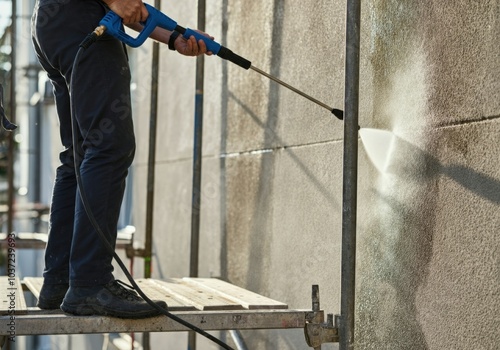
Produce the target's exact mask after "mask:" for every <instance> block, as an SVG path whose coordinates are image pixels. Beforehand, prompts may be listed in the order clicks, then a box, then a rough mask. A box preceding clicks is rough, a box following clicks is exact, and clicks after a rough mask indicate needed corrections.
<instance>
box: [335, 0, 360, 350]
mask: <svg viewBox="0 0 500 350" xmlns="http://www.w3.org/2000/svg"><path fill="white" fill-rule="evenodd" d="M360 17H361V1H360V0H348V1H347V16H346V51H345V54H346V55H345V115H344V170H343V171H344V173H343V200H342V202H343V205H342V277H341V284H342V286H341V319H340V328H339V333H340V350H351V349H353V348H354V312H355V303H354V300H355V289H356V284H355V281H356V279H355V276H356V212H357V210H356V206H357V177H358V109H359V51H360V44H359V42H360V22H361V20H360Z"/></svg>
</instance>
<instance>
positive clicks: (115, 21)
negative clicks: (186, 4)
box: [99, 3, 177, 47]
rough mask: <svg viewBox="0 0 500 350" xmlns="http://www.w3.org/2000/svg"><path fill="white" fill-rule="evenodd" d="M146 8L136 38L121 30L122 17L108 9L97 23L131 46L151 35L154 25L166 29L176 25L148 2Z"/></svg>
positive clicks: (139, 44)
mask: <svg viewBox="0 0 500 350" xmlns="http://www.w3.org/2000/svg"><path fill="white" fill-rule="evenodd" d="M144 5H145V6H146V9H147V10H148V13H149V16H148V18H147V19H146V21H145V22H144V23H142V24H143V25H144V28H143V29H142V31H141V32H140V33H139V35H138V36H137V37H136V38H133V37H131V36H130V35H128V34H127V33H125V31H124V30H123V24H122V19H121V18H120V16H118V15H117V14H116V13H114V12H113V11H109V12H108V13H107V14H106V16H104V17H103V18H102V19H101V21H100V22H99V25H103V26H105V27H106V32H107V33H108V34H110V35H112V36H114V37H115V38H117V39H119V40H120V41H122V42H124V43H125V44H127V45H128V46H131V47H139V46H141V45H142V44H143V43H144V42H145V41H146V39H147V38H148V37H149V35H151V33H152V32H153V30H155V28H156V27H161V28H164V29H166V30H170V31H172V30H174V29H175V28H176V27H177V22H175V21H174V20H172V19H171V18H169V17H167V16H166V15H165V14H164V13H162V12H160V11H158V10H157V9H155V8H154V7H153V6H151V5H149V4H146V3H145V4H144Z"/></svg>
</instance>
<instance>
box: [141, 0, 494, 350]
mask: <svg viewBox="0 0 500 350" xmlns="http://www.w3.org/2000/svg"><path fill="white" fill-rule="evenodd" d="M207 7H208V10H207V12H208V13H207V21H208V23H207V31H208V32H210V33H211V34H213V35H214V36H215V37H216V39H217V40H218V41H220V42H222V43H223V44H224V45H226V46H228V47H229V48H231V49H232V50H233V51H234V52H236V53H238V54H240V55H242V56H244V57H246V58H248V59H250V60H251V61H252V62H253V64H254V65H255V66H256V67H258V68H261V69H263V70H264V71H267V72H270V73H271V74H273V75H275V76H278V77H280V78H281V79H282V80H284V81H286V82H288V83H290V84H291V85H293V86H296V87H297V88H299V89H301V90H304V91H305V92H307V93H308V94H310V95H312V96H314V97H316V98H318V99H319V100H321V101H325V102H326V103H328V104H331V105H332V106H335V107H339V108H343V92H344V87H343V81H344V71H343V67H344V47H345V43H344V35H345V33H344V27H345V4H344V2H343V1H324V0H314V1H313V0H305V1H304V0H302V1H298V0H290V1H286V2H285V1H278V0H276V1H264V0H254V1H229V0H217V1H208V2H207ZM195 8H196V1H194V0H187V1H184V2H179V3H172V2H166V1H165V2H163V6H162V10H164V11H165V12H166V13H168V14H169V15H170V16H171V17H172V18H174V19H176V20H177V21H178V23H179V24H181V25H186V26H189V27H194V26H195V24H196V11H195ZM499 17H500V1H499V0H489V1H488V0H486V1H465V0H459V1H453V2H443V1H426V2H415V1H390V0H384V1H382V0H372V1H364V2H363V7H362V30H361V39H362V44H361V50H362V55H361V91H360V92H361V94H360V125H361V127H362V130H361V131H362V133H361V135H363V138H362V139H360V151H359V185H358V187H359V189H358V196H359V197H358V203H359V205H358V245H357V282H356V283H357V299H356V349H436V350H437V349H440V350H441V349H470V348H474V349H481V350H482V349H485V350H490V349H491V350H493V349H496V347H497V346H498V343H499V342H500V331H499V330H500V321H499V318H498V313H499V311H500V309H499V308H500V306H499V305H500V286H499V280H500V261H499V256H500V255H499V248H500V243H499V240H498V239H497V235H498V233H499V231H500V211H499V209H500V167H499V158H500V138H499V135H500V118H499V117H500V46H499V45H498V38H499V37H500V24H499V20H498V18H499ZM150 45H151V44H147V45H145V46H143V47H141V48H140V49H137V50H133V54H132V56H133V57H132V58H133V64H134V67H135V68H134V71H135V74H136V76H135V78H134V79H135V81H136V83H137V89H136V90H135V93H134V104H135V114H136V120H137V122H136V130H137V138H138V154H137V158H136V161H135V165H134V184H133V185H134V194H135V213H136V215H135V218H134V220H135V222H134V223H135V225H136V226H137V227H138V230H139V232H140V233H141V234H142V233H143V231H144V229H143V228H144V227H145V224H144V222H145V198H146V197H145V191H146V175H147V167H146V165H147V152H148V139H149V136H148V120H149V117H148V114H149V77H150V73H151V70H150V65H151V63H150V62H151V60H150V48H151V46H150ZM161 60H162V65H161V72H160V81H161V83H160V91H159V93H160V96H161V99H160V106H159V109H160V121H159V126H158V135H159V140H158V142H157V157H156V192H155V211H154V243H155V257H154V271H153V275H154V277H156V278H161V277H178V276H185V275H187V274H188V272H189V241H190V213H191V209H190V205H191V168H192V165H191V157H192V140H193V114H194V67H195V66H194V64H195V60H194V59H192V58H186V57H182V56H180V55H178V54H176V53H173V52H170V51H168V50H167V49H166V48H165V47H162V49H161ZM204 106H205V125H204V128H205V129H204V146H203V154H204V157H203V184H202V193H201V213H202V223H201V226H202V230H201V257H200V259H201V263H200V275H201V276H214V277H221V278H223V279H225V280H228V281H230V282H232V283H234V284H236V285H239V286H242V287H246V288H248V289H250V290H252V291H255V292H258V293H261V294H263V295H266V296H268V297H271V298H274V299H278V300H280V301H283V302H286V303H288V304H289V306H290V307H291V308H310V303H311V301H310V289H311V285H312V284H319V286H320V293H321V297H322V300H321V301H322V308H323V309H325V310H326V311H327V312H328V313H335V314H336V313H339V312H340V254H341V245H340V236H341V211H342V209H341V208H342V153H343V141H342V135H343V129H342V128H343V125H342V123H341V122H339V121H337V120H336V119H335V118H333V117H332V116H331V115H330V114H329V112H328V111H326V110H325V109H323V108H321V107H319V106H316V105H315V104H313V103H311V102H309V101H307V100H305V99H303V98H302V97H300V96H298V95H295V94H294V93H292V92H290V91H288V90H285V89H283V88H282V87H279V86H278V85H276V84H274V83H271V82H270V81H268V80H267V79H265V78H263V77H261V76H260V75H258V74H257V73H255V72H253V71H245V70H243V69H241V68H239V67H237V66H234V65H232V64H229V63H227V62H225V61H222V60H221V59H219V58H217V57H209V58H207V59H206V83H205V105H204ZM381 130H382V131H381ZM140 265H141V264H136V275H140V274H141V270H140V268H141V266H140ZM243 335H244V337H245V340H246V341H247V343H248V345H249V347H250V348H251V349H305V348H307V346H306V344H305V341H304V336H303V334H302V331H300V330H295V331H278V330H277V331H261V332H244V333H243ZM221 336H222V337H223V336H224V335H221ZM160 339H161V340H160ZM160 341H161V346H160ZM228 341H229V342H230V340H228ZM185 342H186V335H185V334H171V335H154V336H153V342H152V344H153V349H156V348H158V349H160V348H164V346H165V344H167V343H168V344H171V346H172V347H173V348H182V347H185ZM199 347H200V348H202V349H215V347H214V346H213V345H210V344H208V343H207V342H206V341H205V340H202V339H200V345H199ZM323 348H324V349H332V348H336V346H335V345H326V346H324V347H323Z"/></svg>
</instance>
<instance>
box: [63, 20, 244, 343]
mask: <svg viewBox="0 0 500 350" xmlns="http://www.w3.org/2000/svg"><path fill="white" fill-rule="evenodd" d="M100 35H102V32H100V29H99V28H97V29H96V30H95V31H94V32H92V33H91V34H89V35H87V37H86V38H85V39H84V40H83V41H82V43H81V44H80V47H79V49H78V52H77V54H76V56H75V60H74V61H73V71H72V72H71V83H70V85H71V92H73V82H74V81H75V77H76V76H77V68H78V63H79V60H80V55H81V54H82V53H83V52H84V51H85V50H86V49H87V48H89V47H90V46H91V45H92V44H93V43H95V42H96V41H97V39H98V37H99V36H100ZM70 96H71V128H72V131H73V155H74V158H75V174H76V181H77V184H78V189H79V192H80V197H81V199H82V203H83V207H84V208H85V212H86V213H87V216H88V218H89V220H90V222H91V224H92V227H93V228H94V229H95V230H96V232H97V234H98V236H99V238H100V239H101V241H102V244H103V245H104V246H105V248H106V249H107V250H108V252H109V253H111V254H112V255H113V258H114V259H115V261H116V262H117V263H118V265H119V266H120V268H121V269H122V270H123V272H124V273H125V275H126V276H127V279H128V280H129V282H130V284H131V285H132V287H133V288H134V289H135V291H136V292H137V293H138V294H139V295H140V296H141V297H142V298H143V299H144V301H146V302H147V303H148V304H149V305H151V306H152V307H153V308H155V309H156V310H158V311H159V312H160V313H161V314H163V315H165V316H167V317H169V318H171V319H172V320H174V321H175V322H178V323H180V324H181V325H183V326H185V327H187V328H189V329H191V330H193V331H195V332H197V333H198V334H200V335H202V336H204V337H206V338H208V339H210V340H211V341H213V342H214V343H216V344H217V345H219V346H221V347H222V348H223V349H228V350H234V349H233V348H231V347H230V346H229V345H227V344H226V343H224V342H222V341H221V340H219V339H217V338H215V337H214V336H212V335H211V334H209V333H207V332H206V331H204V330H203V329H201V328H199V327H197V326H195V325H193V324H191V323H189V322H187V321H185V320H183V319H182V318H180V317H178V316H176V315H174V314H172V313H171V312H169V311H168V310H167V309H164V308H162V307H161V306H159V305H158V304H156V303H155V302H153V301H152V300H151V299H150V298H149V297H148V296H147V295H146V294H145V293H144V292H143V291H142V290H141V288H140V287H139V286H138V285H137V283H136V282H135V280H134V278H133V277H132V275H131V274H130V272H129V271H128V270H127V268H126V267H125V265H124V264H123V261H122V260H121V259H120V257H119V256H118V254H116V252H115V250H114V249H113V247H112V246H111V244H110V243H109V242H108V240H107V238H106V236H105V235H104V232H102V229H101V227H100V226H99V223H98V222H97V220H96V219H95V216H94V213H93V212H92V209H91V208H90V204H89V201H88V199H87V196H86V192H85V188H84V187H83V183H82V181H81V174H80V162H79V156H78V151H77V150H78V147H77V146H78V137H77V135H78V133H77V130H78V125H77V122H76V107H75V102H76V101H75V100H74V98H73V96H74V94H73V93H71V94H70Z"/></svg>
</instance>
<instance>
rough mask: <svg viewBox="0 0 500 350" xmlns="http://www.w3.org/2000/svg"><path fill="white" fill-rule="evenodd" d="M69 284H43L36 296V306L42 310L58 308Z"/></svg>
mask: <svg viewBox="0 0 500 350" xmlns="http://www.w3.org/2000/svg"><path fill="white" fill-rule="evenodd" d="M68 288H69V285H68V284H67V283H66V284H45V283H44V284H43V285H42V289H41V290H40V295H39V297H38V303H37V304H36V306H38V307H39V308H40V309H44V310H56V309H57V310H59V309H60V307H61V303H62V301H63V299H64V296H65V295H66V292H67V291H68Z"/></svg>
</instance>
